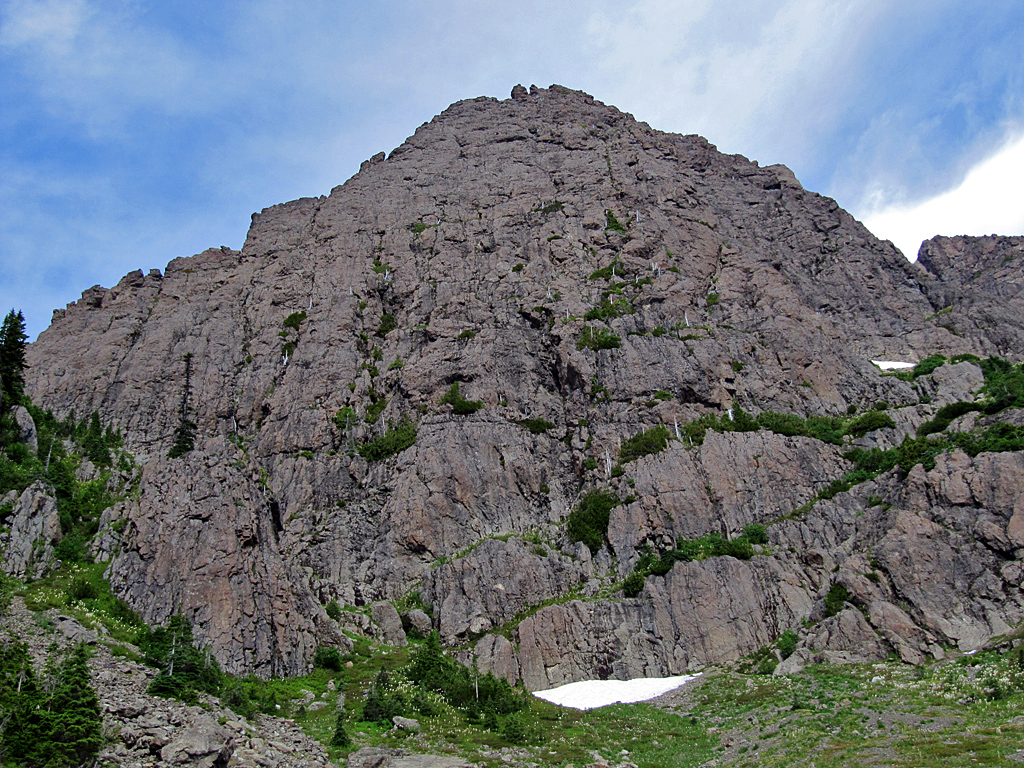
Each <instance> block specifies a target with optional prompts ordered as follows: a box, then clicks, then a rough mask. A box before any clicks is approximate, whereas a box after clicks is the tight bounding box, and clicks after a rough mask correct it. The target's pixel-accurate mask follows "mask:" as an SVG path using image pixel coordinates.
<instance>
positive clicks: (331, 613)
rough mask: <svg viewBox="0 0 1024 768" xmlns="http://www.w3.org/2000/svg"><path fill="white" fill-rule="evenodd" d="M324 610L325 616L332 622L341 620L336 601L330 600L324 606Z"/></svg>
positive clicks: (339, 607)
mask: <svg viewBox="0 0 1024 768" xmlns="http://www.w3.org/2000/svg"><path fill="white" fill-rule="evenodd" d="M324 610H325V611H327V616H328V617H329V618H331V619H333V620H334V621H340V620H341V606H340V605H338V601H337V600H331V601H330V602H329V603H328V604H327V605H326V606H324Z"/></svg>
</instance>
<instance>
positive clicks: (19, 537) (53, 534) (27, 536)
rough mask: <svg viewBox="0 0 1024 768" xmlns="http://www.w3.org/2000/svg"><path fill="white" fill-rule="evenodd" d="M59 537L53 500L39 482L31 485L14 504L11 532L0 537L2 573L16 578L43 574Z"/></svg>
mask: <svg viewBox="0 0 1024 768" xmlns="http://www.w3.org/2000/svg"><path fill="white" fill-rule="evenodd" d="M12 493H14V492H12ZM61 538H63V535H62V533H61V528H60V516H59V515H58V513H57V502H56V500H54V498H53V495H52V493H51V492H50V491H49V489H48V488H46V487H45V486H44V485H43V484H42V483H40V482H37V483H33V484H32V485H30V486H29V487H28V488H26V489H25V490H24V491H23V492H22V493H21V495H20V496H19V497H18V498H17V501H15V502H14V504H13V511H12V513H11V523H10V530H9V531H5V532H4V533H2V534H0V546H3V559H2V565H3V570H4V573H6V574H7V575H8V576H14V577H15V578H19V579H25V578H28V579H34V578H39V577H40V576H42V575H44V574H45V573H46V571H47V570H49V568H50V565H51V564H52V562H53V549H54V547H55V546H56V545H57V544H59V543H60V540H61Z"/></svg>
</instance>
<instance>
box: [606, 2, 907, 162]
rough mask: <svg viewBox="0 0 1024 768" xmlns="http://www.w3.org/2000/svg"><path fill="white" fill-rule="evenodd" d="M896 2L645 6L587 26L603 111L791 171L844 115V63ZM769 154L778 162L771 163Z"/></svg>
mask: <svg viewBox="0 0 1024 768" xmlns="http://www.w3.org/2000/svg"><path fill="white" fill-rule="evenodd" d="M891 5H892V2H891V1H890V0H847V1H846V2H831V1H829V0H774V1H773V2H767V3H762V4H757V5H750V4H745V3H744V4H740V3H712V2H708V0H695V1H694V2H683V3H680V2H678V0H639V2H637V3H635V4H634V5H633V6H632V7H631V8H630V9H629V10H628V11H626V12H624V13H623V12H615V13H614V14H609V13H597V14H594V15H593V16H592V17H591V18H590V20H589V23H588V27H587V28H588V31H589V32H590V35H591V45H592V47H593V49H594V53H595V54H596V55H597V57H598V59H599V60H600V61H601V63H602V66H603V68H604V69H605V70H607V72H608V83H609V91H610V93H609V94H606V95H605V96H604V97H603V98H604V100H606V101H610V102H611V103H614V104H617V105H619V106H621V107H623V108H625V109H628V110H630V111H632V112H634V113H635V114H637V116H639V117H641V118H642V119H644V120H647V121H648V122H650V123H652V124H654V125H657V126H658V127H660V128H663V129H666V130H677V131H683V132H697V133H700V134H702V135H704V136H706V137H707V138H709V139H710V140H711V141H712V142H714V143H715V144H718V145H719V146H721V147H722V148H723V149H725V150H726V151H743V152H746V153H750V154H753V155H755V156H756V157H757V159H759V160H762V161H766V162H785V161H789V162H792V155H791V154H790V153H792V154H795V153H796V152H798V151H799V148H801V147H802V145H803V144H805V143H806V141H807V139H808V137H809V135H811V134H813V133H814V132H815V130H816V128H817V127H819V126H820V125H821V124H823V123H829V122H830V121H831V120H832V118H833V117H834V116H835V113H836V111H837V110H838V109H839V108H840V103H841V98H840V94H841V93H842V90H843V86H844V82H845V81H846V79H847V78H848V77H850V72H849V71H848V70H849V67H848V64H849V60H850V59H851V58H852V57H854V56H855V54H856V52H857V50H858V47H859V44H860V43H861V42H862V40H863V38H864V35H865V34H866V32H868V31H870V29H871V28H872V25H873V24H875V23H876V22H877V20H878V18H879V16H880V15H881V14H882V13H883V12H884V11H885V9H886V8H887V7H890V6H891ZM769 152H770V153H771V155H772V156H771V157H766V156H765V155H766V154H768V153H769Z"/></svg>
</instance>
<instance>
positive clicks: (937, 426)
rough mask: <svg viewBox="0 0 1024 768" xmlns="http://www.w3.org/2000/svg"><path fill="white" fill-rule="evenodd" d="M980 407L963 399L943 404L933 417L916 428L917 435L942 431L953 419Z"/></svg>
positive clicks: (921, 435) (922, 435) (978, 409)
mask: <svg viewBox="0 0 1024 768" xmlns="http://www.w3.org/2000/svg"><path fill="white" fill-rule="evenodd" d="M981 409H982V407H981V406H980V405H979V404H977V403H967V402H964V401H960V402H956V403H950V404H949V405H944V406H942V407H941V408H939V410H938V411H937V412H936V414H935V418H933V419H931V420H930V421H926V422H925V423H924V424H922V425H921V426H920V427H918V428H917V436H918V437H924V436H925V435H933V434H936V433H938V432H944V431H945V430H946V427H948V426H949V425H950V424H952V423H953V421H954V420H955V419H957V418H959V417H960V416H963V415H964V414H965V413H970V412H971V411H980V410H981Z"/></svg>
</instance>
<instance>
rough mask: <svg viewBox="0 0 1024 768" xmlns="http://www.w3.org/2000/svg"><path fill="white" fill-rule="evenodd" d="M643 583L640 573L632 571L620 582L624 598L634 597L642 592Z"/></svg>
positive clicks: (643, 579) (641, 573) (642, 576)
mask: <svg viewBox="0 0 1024 768" xmlns="http://www.w3.org/2000/svg"><path fill="white" fill-rule="evenodd" d="M645 581H646V579H645V578H644V574H643V572H642V571H633V572H632V573H630V574H629V576H627V577H626V579H625V581H623V582H622V593H623V594H624V595H625V596H626V597H636V596H637V595H639V594H640V593H641V592H643V589H644V582H645Z"/></svg>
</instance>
